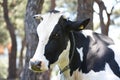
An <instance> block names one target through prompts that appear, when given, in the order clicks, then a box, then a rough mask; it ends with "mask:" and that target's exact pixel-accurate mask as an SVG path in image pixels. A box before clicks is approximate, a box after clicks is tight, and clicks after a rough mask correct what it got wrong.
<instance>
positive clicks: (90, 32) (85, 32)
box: [81, 30, 95, 41]
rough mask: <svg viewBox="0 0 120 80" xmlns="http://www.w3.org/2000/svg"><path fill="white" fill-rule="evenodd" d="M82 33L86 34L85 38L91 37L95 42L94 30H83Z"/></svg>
mask: <svg viewBox="0 0 120 80" xmlns="http://www.w3.org/2000/svg"><path fill="white" fill-rule="evenodd" d="M81 32H82V33H83V34H84V36H85V37H87V36H90V37H91V38H92V39H93V40H94V41H95V39H94V36H93V31H92V30H82V31H81Z"/></svg>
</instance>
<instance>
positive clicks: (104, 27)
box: [95, 0, 114, 36]
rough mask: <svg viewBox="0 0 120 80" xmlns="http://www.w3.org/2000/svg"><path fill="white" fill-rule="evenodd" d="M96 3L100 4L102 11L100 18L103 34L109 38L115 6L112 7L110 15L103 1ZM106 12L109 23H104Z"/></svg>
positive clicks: (97, 0) (98, 0) (99, 0)
mask: <svg viewBox="0 0 120 80" xmlns="http://www.w3.org/2000/svg"><path fill="white" fill-rule="evenodd" d="M95 2H96V3H97V4H98V6H99V10H100V11H99V18H100V27H101V33H102V34H104V35H107V36H108V32H109V26H110V22H111V19H110V16H111V14H112V12H113V9H114V6H113V7H112V9H111V12H110V13H108V12H107V10H106V6H105V4H104V2H103V1H102V0H95ZM104 10H105V12H106V14H107V23H105V22H104V17H103V11H104Z"/></svg>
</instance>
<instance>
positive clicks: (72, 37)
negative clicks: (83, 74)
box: [60, 31, 76, 73]
mask: <svg viewBox="0 0 120 80" xmlns="http://www.w3.org/2000/svg"><path fill="white" fill-rule="evenodd" d="M69 39H70V51H69V54H70V53H71V57H70V60H69V64H68V65H66V66H65V67H64V68H63V69H62V70H61V72H60V73H64V72H65V71H66V70H68V69H69V65H70V64H71V62H72V59H73V56H74V51H75V45H76V44H75V37H74V34H73V31H71V32H70V33H69Z"/></svg>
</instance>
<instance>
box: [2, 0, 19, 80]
mask: <svg viewBox="0 0 120 80" xmlns="http://www.w3.org/2000/svg"><path fill="white" fill-rule="evenodd" d="M7 5H8V3H7V0H3V11H4V19H5V22H6V24H7V29H8V31H9V34H10V37H11V41H12V47H11V52H10V53H9V68H8V79H10V80H11V79H15V78H16V52H17V42H16V35H15V30H14V26H13V24H12V23H11V22H10V19H9V15H8V6H7Z"/></svg>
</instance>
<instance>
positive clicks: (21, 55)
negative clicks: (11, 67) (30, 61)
mask: <svg viewBox="0 0 120 80" xmlns="http://www.w3.org/2000/svg"><path fill="white" fill-rule="evenodd" d="M25 46H26V43H25V38H24V39H23V40H22V48H21V51H20V56H19V64H18V69H17V77H20V74H21V72H22V70H23V51H24V48H25Z"/></svg>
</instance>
